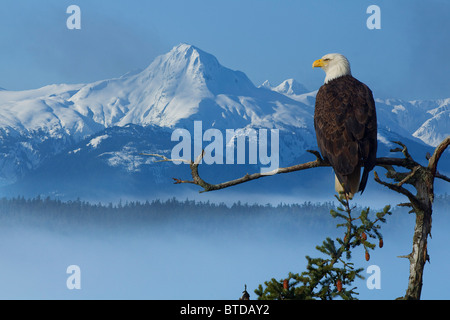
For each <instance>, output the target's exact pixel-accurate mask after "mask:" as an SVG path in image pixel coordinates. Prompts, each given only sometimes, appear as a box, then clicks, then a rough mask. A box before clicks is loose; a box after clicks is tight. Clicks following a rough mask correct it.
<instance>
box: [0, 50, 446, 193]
mask: <svg viewBox="0 0 450 320" xmlns="http://www.w3.org/2000/svg"><path fill="white" fill-rule="evenodd" d="M316 93H317V91H313V92H307V90H306V89H305V88H304V87H303V86H302V85H301V84H299V83H298V82H296V81H295V80H293V79H288V80H286V81H284V82H282V83H281V84H280V85H278V86H276V87H272V86H271V85H270V84H269V83H268V82H265V83H264V84H263V85H262V86H260V87H258V88H257V87H255V86H254V84H253V83H252V82H251V81H250V80H249V79H248V77H247V76H246V75H245V74H244V73H243V72H240V71H234V70H231V69H228V68H226V67H224V66H222V65H221V64H220V63H219V61H218V60H217V59H216V58H215V57H214V56H213V55H211V54H209V53H206V52H204V51H202V50H200V49H199V48H196V47H195V46H192V45H188V44H180V45H178V46H176V47H174V48H173V49H172V50H171V51H170V52H168V53H167V54H164V55H161V56H159V57H157V58H156V59H155V60H154V61H153V62H152V63H151V64H150V65H149V66H148V67H147V68H146V69H144V70H142V71H140V72H133V73H128V74H126V75H123V76H121V77H118V78H114V79H108V80H101V81H97V82H94V83H89V84H74V85H67V84H60V85H49V86H45V87H43V88H39V89H35V90H27V91H5V90H3V91H0V137H1V140H0V148H1V149H2V150H3V158H1V159H0V184H1V183H3V184H7V183H9V182H11V181H14V180H15V179H17V178H18V177H20V176H23V175H24V174H25V173H26V172H27V171H30V170H33V169H35V168H37V167H38V166H39V165H40V164H41V163H43V162H44V161H46V159H48V158H50V157H52V156H53V155H56V154H58V153H59V152H61V151H62V150H67V149H68V150H74V148H72V149H70V148H71V146H73V145H74V144H75V143H77V142H79V141H81V140H83V139H86V138H88V137H89V136H92V135H93V134H96V133H98V132H100V131H102V130H104V129H105V128H109V127H113V126H120V127H123V126H126V125H127V124H135V125H140V126H150V125H151V126H157V127H165V128H175V127H188V128H192V123H193V121H195V120H202V121H203V129H204V130H206V129H208V128H210V127H214V128H218V129H221V130H224V129H236V128H255V129H258V128H278V129H280V131H281V132H280V140H281V141H280V152H281V153H282V154H283V156H284V157H285V158H286V159H296V158H298V157H299V156H301V155H302V154H303V153H304V152H305V150H306V149H308V148H314V146H315V134H314V125H313V114H314V103H315V95H316ZM449 103H450V99H446V100H435V101H433V100H429V101H410V102H408V101H403V100H398V99H385V100H380V99H377V110H378V120H379V125H380V127H382V128H383V129H384V130H383V136H380V139H381V140H380V141H381V142H383V141H384V140H386V141H389V132H391V131H392V132H395V133H396V134H399V135H400V136H404V137H408V138H409V139H416V138H417V139H420V140H421V141H423V142H424V143H426V144H428V145H435V144H436V143H437V142H439V141H440V140H442V138H443V137H445V136H446V135H448V134H449V116H450V111H449ZM103 141H104V139H103V138H102V139H99V140H98V141H97V140H95V141H94V140H90V143H91V144H90V145H89V147H94V148H95V147H98V146H99V145H100V144H101V143H103ZM124 152H125V153H127V151H126V150H125V151H124ZM73 154H76V153H75V152H73ZM124 156H125V155H124ZM115 163H116V162H115Z"/></svg>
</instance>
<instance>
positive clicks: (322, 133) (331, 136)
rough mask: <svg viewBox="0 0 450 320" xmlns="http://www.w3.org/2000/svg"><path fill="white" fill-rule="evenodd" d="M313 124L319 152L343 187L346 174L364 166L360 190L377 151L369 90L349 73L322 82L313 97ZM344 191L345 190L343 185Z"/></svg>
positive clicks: (373, 102) (373, 109)
mask: <svg viewBox="0 0 450 320" xmlns="http://www.w3.org/2000/svg"><path fill="white" fill-rule="evenodd" d="M314 127H315V130H316V137H317V143H318V146H319V149H320V152H321V154H322V156H323V157H324V158H326V159H327V160H328V161H329V162H330V164H331V165H332V166H333V169H334V171H335V173H336V176H337V177H338V179H339V181H340V182H341V183H342V184H343V185H344V188H345V187H346V186H348V183H347V176H349V175H351V174H352V173H353V172H354V171H355V169H357V167H359V166H364V172H363V176H362V178H361V182H360V187H359V191H364V188H365V186H366V183H367V178H368V174H369V172H370V171H371V170H372V169H373V167H374V166H375V161H376V151H377V120H376V110H375V101H374V99H373V95H372V91H371V90H370V89H369V88H368V87H367V86H366V85H365V84H363V83H361V82H359V81H358V80H356V79H355V78H353V77H352V76H344V77H340V78H338V79H335V80H332V81H330V82H329V83H327V84H325V85H323V86H322V87H321V88H320V89H319V92H318V93H317V96H316V109H315V114H314ZM345 192H349V190H348V189H347V188H345Z"/></svg>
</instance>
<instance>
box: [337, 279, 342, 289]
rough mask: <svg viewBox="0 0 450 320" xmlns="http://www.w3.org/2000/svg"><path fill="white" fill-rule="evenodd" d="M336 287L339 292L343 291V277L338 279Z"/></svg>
mask: <svg viewBox="0 0 450 320" xmlns="http://www.w3.org/2000/svg"><path fill="white" fill-rule="evenodd" d="M336 288H337V291H338V292H341V291H342V281H341V279H338V281H337V283H336Z"/></svg>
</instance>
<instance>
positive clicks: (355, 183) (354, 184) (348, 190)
mask: <svg viewBox="0 0 450 320" xmlns="http://www.w3.org/2000/svg"><path fill="white" fill-rule="evenodd" d="M334 176H335V178H334V179H335V180H334V181H335V182H334V187H335V189H336V192H338V193H339V194H341V195H344V194H347V195H348V198H349V199H353V197H354V196H355V194H356V193H357V192H358V191H359V190H360V187H359V186H360V183H359V181H360V178H361V167H357V168H355V171H353V173H351V174H349V175H348V176H345V178H344V179H343V180H345V181H344V185H342V184H341V182H340V181H339V179H338V177H337V175H334ZM366 182H367V178H366Z"/></svg>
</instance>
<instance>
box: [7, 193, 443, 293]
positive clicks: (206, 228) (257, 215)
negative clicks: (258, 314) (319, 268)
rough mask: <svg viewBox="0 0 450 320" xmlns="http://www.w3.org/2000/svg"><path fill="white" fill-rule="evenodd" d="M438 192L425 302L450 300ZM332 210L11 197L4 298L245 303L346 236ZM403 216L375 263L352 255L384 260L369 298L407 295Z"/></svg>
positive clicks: (323, 206) (387, 231)
mask: <svg viewBox="0 0 450 320" xmlns="http://www.w3.org/2000/svg"><path fill="white" fill-rule="evenodd" d="M438 200H439V201H440V202H439V201H437V204H436V209H435V213H434V218H433V232H432V235H433V238H432V239H431V240H430V241H429V245H428V248H429V254H430V258H431V263H430V264H427V266H426V268H425V275H424V286H423V294H422V298H423V299H447V298H448V297H449V295H448V293H447V292H448V291H447V290H446V288H448V286H449V284H450V281H449V280H448V278H447V275H446V265H447V263H448V262H449V250H448V247H447V244H448V241H449V240H450V236H449V234H448V232H447V229H448V227H449V226H450V223H449V221H450V220H449V219H448V214H447V212H448V211H447V209H448V207H449V205H448V203H449V199H448V197H444V198H442V199H438ZM332 208H334V204H333V203H320V204H315V203H303V204H298V205H294V204H289V205H278V206H273V205H248V204H243V203H237V204H234V205H225V204H216V203H210V202H203V203H201V202H194V201H188V200H185V201H178V200H176V199H170V200H167V201H152V202H146V203H139V202H127V203H119V204H118V205H102V204H90V203H86V202H82V201H69V202H60V201H57V200H50V199H40V198H38V199H33V200H26V199H23V198H15V199H0V298H1V299H156V300H159V299H168V300H169V299H183V300H184V299H188V300H199V299H227V300H228V299H230V300H237V299H238V298H239V297H240V296H241V295H242V291H243V290H244V285H245V284H246V285H247V287H248V289H247V290H248V291H249V293H250V295H251V299H256V298H257V297H256V295H255V293H254V292H253V290H254V289H256V288H257V286H258V285H259V284H263V283H264V281H267V280H270V279H271V278H276V279H282V278H285V277H286V276H287V274H288V272H290V271H291V272H294V273H297V272H298V273H301V272H303V271H304V270H305V267H306V259H305V256H306V255H310V256H311V257H315V256H321V254H320V253H319V252H318V251H317V250H316V249H315V246H316V245H318V244H320V243H321V242H322V241H323V240H324V239H325V238H326V237H328V236H330V237H331V238H333V239H334V238H336V237H338V236H340V237H342V234H343V229H336V224H337V223H338V221H337V220H335V219H333V218H332V217H331V215H330V214H329V211H330V209H332ZM357 210H360V208H356V209H355V211H357ZM371 212H372V213H375V211H371ZM393 213H394V214H393V215H392V216H390V217H388V218H387V220H388V221H387V224H385V225H383V226H382V229H381V233H382V234H383V236H384V244H385V246H384V247H383V248H382V249H379V248H376V249H375V250H374V251H371V259H370V261H369V262H366V261H365V260H364V252H363V249H356V250H355V252H354V253H353V256H352V262H354V263H355V265H356V266H357V267H363V268H364V269H366V270H367V267H368V266H370V265H373V264H375V265H378V266H379V267H380V268H381V289H380V290H376V289H375V290H369V289H368V288H367V286H366V282H365V280H358V281H357V282H355V286H357V287H358V289H357V290H356V291H357V292H359V293H360V295H359V297H358V298H360V299H395V298H396V297H399V296H402V295H404V293H405V290H406V286H407V281H408V275H409V263H408V261H407V260H406V259H399V258H397V256H399V255H405V254H408V253H409V252H410V251H411V245H412V232H413V228H414V220H415V217H414V215H413V214H412V215H409V214H408V213H407V212H406V211H402V210H399V209H393ZM71 265H77V266H79V267H80V270H81V275H80V284H81V289H80V290H77V289H74V290H69V289H68V287H67V285H66V281H67V279H68V278H69V277H70V276H71V275H70V274H68V273H67V272H66V271H67V267H68V266H71ZM363 275H365V276H366V277H368V276H370V274H366V273H365V272H363Z"/></svg>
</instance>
